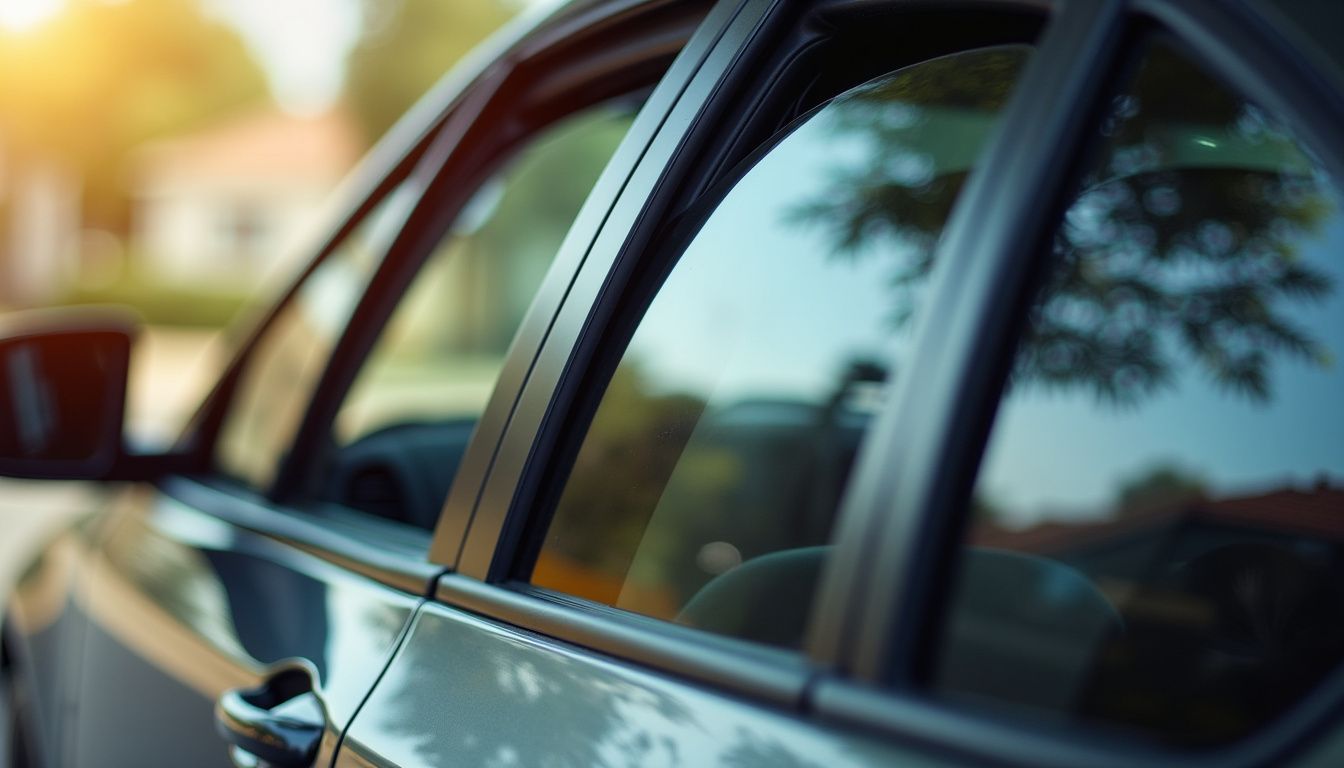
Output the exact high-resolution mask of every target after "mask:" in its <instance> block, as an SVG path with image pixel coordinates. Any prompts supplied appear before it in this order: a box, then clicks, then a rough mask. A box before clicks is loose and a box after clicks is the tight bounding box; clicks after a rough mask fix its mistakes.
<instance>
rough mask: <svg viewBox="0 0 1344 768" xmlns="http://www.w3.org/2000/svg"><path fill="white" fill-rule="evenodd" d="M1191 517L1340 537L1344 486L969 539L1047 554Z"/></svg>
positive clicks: (987, 528)
mask: <svg viewBox="0 0 1344 768" xmlns="http://www.w3.org/2000/svg"><path fill="white" fill-rule="evenodd" d="M1190 522H1196V523H1204V524H1214V525H1235V526H1238V527H1243V528H1253V529H1258V530H1263V531H1266V532H1274V533H1280V534H1289V535H1297V536H1310V537H1313V538H1319V539H1325V540H1332V541H1340V542H1344V488H1338V487H1333V486H1331V485H1329V484H1326V483H1321V484H1318V485H1317V486H1316V487H1314V488H1311V489H1309V490H1299V489H1296V488H1287V487H1285V488H1277V489H1274V490H1270V491H1266V492H1264V493H1259V494H1255V495H1250V496H1241V497H1237V498H1230V499H1217V500H1209V499H1196V500H1192V501H1186V502H1182V503H1177V504H1170V505H1166V506H1162V507H1157V508H1150V509H1146V510H1140V511H1137V512H1132V513H1129V514H1125V515H1122V516H1120V517H1116V518H1112V519H1108V520H1102V521H1096V522H1092V521H1089V522H1085V523H1064V522H1048V523H1041V524H1039V525H1034V526H1031V527H1030V528H1021V529H1010V528H1001V527H998V526H993V525H979V526H976V527H975V528H974V529H973V531H972V533H971V543H972V544H973V545H975V546H982V547H994V548H1002V549H1011V550H1014V551H1018V552H1034V553H1037V554H1051V553H1061V552H1066V551H1069V550H1077V549H1081V548H1085V547H1088V546H1091V545H1094V544H1102V543H1106V542H1111V541H1114V540H1116V539H1120V538H1125V537H1128V536H1130V535H1136V534H1141V533H1143V532H1146V531H1151V530H1155V529H1167V528H1170V527H1172V526H1174V525H1177V524H1180V523H1190Z"/></svg>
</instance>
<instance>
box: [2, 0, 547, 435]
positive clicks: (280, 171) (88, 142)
mask: <svg viewBox="0 0 1344 768" xmlns="http://www.w3.org/2000/svg"><path fill="white" fill-rule="evenodd" d="M535 5H538V3H537V2H536V0H531V1H530V2H529V0H451V2H443V1H442V0H286V1H285V2H280V3H277V2H273V1H272V0H3V2H0V311H4V312H8V311H14V310H21V309H31V308H36V307H51V306H64V305H72V304H90V303H98V304H103V303H113V304H123V305H130V306H132V307H134V308H136V309H137V310H138V311H139V312H140V313H141V315H142V316H143V318H144V320H145V322H146V324H147V325H148V330H147V333H146V334H145V337H144V338H143V339H142V343H141V345H140V350H139V352H138V354H139V355H140V357H141V359H139V360H137V365H136V368H137V370H136V373H135V378H136V381H135V382H134V383H133V386H132V393H133V395H132V397H133V402H132V403H131V404H130V407H131V420H132V424H131V428H132V431H133V433H134V434H135V436H136V437H138V438H140V439H145V440H159V439H164V438H166V437H169V436H171V434H172V433H174V432H175V431H176V430H177V428H178V426H179V425H180V424H181V422H182V420H183V419H184V418H185V417H186V416H187V415H188V414H189V412H190V410H191V409H192V408H193V407H194V405H195V404H196V402H197V400H198V398H199V397H200V395H201V394H202V389H203V388H204V387H205V386H207V385H208V383H209V382H211V381H212V380H213V378H214V374H215V373H216V371H217V368H218V366H220V365H222V363H223V360H222V357H223V355H222V349H221V347H222V346H223V345H222V344H221V340H220V334H221V331H222V330H223V329H225V328H227V327H229V325H230V323H231V322H233V321H234V320H235V318H237V317H238V316H239V314H240V312H241V311H242V310H243V309H244V308H245V307H247V306H249V304H250V303H255V302H257V301H258V300H260V299H261V298H262V297H264V296H270V295H272V294H273V293H274V292H275V290H276V286H277V284H279V283H283V282H284V281H285V280H286V279H287V277H288V276H290V275H292V274H293V273H294V272H295V270H297V269H298V268H300V267H301V266H302V264H303V263H304V261H305V260H306V259H307V258H308V257H310V256H311V242H312V237H313V235H315V234H317V232H315V229H316V227H317V226H318V225H319V222H318V219H320V214H321V212H322V211H323V209H324V207H323V206H324V203H325V202H326V200H327V198H328V196H329V195H330V193H331V191H332V190H333V189H334V188H335V186H336V185H337V183H338V182H339V181H340V179H341V178H342V177H343V176H344V175H345V174H346V173H347V172H348V171H349V170H350V169H351V168H352V167H353V166H354V164H355V163H356V162H357V161H358V160H359V159H360V157H361V156H362V155H363V154H364V152H365V151H366V150H367V149H368V148H369V147H370V146H372V144H373V143H374V142H375V141H376V140H377V139H378V137H379V136H381V135H382V133H383V132H384V131H386V129H387V128H388V127H390V126H391V125H392V123H393V122H395V121H396V119H397V118H398V117H399V116H400V115H401V114H402V113H403V112H404V111H405V110H406V109H407V108H408V107H409V106H410V105H411V104H412V103H413V102H414V101H415V100H416V99H417V98H418V97H419V96H420V95H421V94H423V93H424V92H425V90H426V89H428V88H429V87H430V85H432V84H433V83H434V81H436V80H437V79H438V78H439V77H440V76H441V75H442V74H443V73H444V72H445V71H446V70H447V69H448V68H450V67H451V66H452V64H453V63H454V62H455V61H456V60H457V59H459V58H460V57H461V56H462V55H463V54H464V53H466V52H467V51H468V50H470V49H471V48H472V47H473V46H475V45H476V44H477V43H478V42H480V41H481V40H482V39H483V38H485V37H486V36H487V35H489V34H490V33H491V32H493V31H494V30H495V29H497V28H498V27H499V26H500V25H501V24H503V23H504V22H505V21H507V20H508V19H509V18H510V17H511V16H513V15H515V14H516V13H518V12H520V11H522V10H525V8H526V7H527V6H535ZM305 245H309V246H310V247H307V248H305Z"/></svg>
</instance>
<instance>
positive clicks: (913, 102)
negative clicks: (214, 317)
mask: <svg viewBox="0 0 1344 768" xmlns="http://www.w3.org/2000/svg"><path fill="white" fill-rule="evenodd" d="M1341 50H1344V12H1341V6H1340V5H1337V4H1330V3H1310V2H1306V1H1305V0H1302V1H1298V0H1278V1H1277V2H1270V1H1269V0H1263V1H1261V0H1179V1H1178V0H1132V1H1129V0H1070V1H1069V2H1063V1H1062V0H1061V2H1054V1H1053V0H981V1H979V2H973V3H968V2H959V1H956V0H947V1H946V2H941V1H938V0H928V1H927V2H924V1H922V0H921V1H920V2H910V1H909V0H806V1H804V0H798V1H796V2H773V1H771V0H713V1H712V2H711V1H710V0H579V1H578V2H574V3H570V4H568V5H565V6H563V7H562V8H560V9H558V10H554V11H551V12H547V13H545V14H543V15H541V16H538V17H530V18H529V19H528V20H526V21H523V22H519V23H517V24H515V25H514V26H512V27H509V28H508V29H507V30H506V31H504V32H502V33H501V36H500V37H498V38H496V39H494V40H493V41H492V42H490V43H489V44H487V45H486V46H485V47H484V48H482V49H481V50H480V51H478V52H477V53H476V54H474V55H473V57H472V58H470V59H469V60H468V61H467V62H465V63H464V64H463V65H461V66H460V67H459V68H458V69H456V70H455V71H454V72H452V73H450V74H449V75H448V76H447V77H446V79H445V80H444V81H443V82H442V83H440V84H439V86H437V87H436V88H435V89H434V90H432V91H431V92H430V93H429V94H428V95H427V96H426V97H425V99H424V100H423V101H422V102H421V103H420V104H419V105H418V106H417V107H415V108H414V109H413V110H412V111H411V112H410V113H408V115H407V116H406V117H405V118H404V119H403V120H402V121H401V122H400V123H398V125H397V126H396V127H395V128H394V129H393V130H392V131H391V132H390V133H389V134H388V136H387V137H385V138H384V139H383V140H382V141H381V142H380V143H379V144H378V145H377V146H376V147H375V149H374V150H373V152H372V153H371V155H370V156H369V157H368V158H367V160H366V161H365V162H364V163H363V164H362V165H361V166H360V168H359V169H358V170H357V171H356V172H355V174H354V176H353V177H352V178H351V180H350V181H349V182H348V183H347V185H346V186H345V187H343V189H342V191H341V192H340V193H339V194H340V198H339V199H340V200H342V201H344V202H343V203H342V205H343V207H341V208H340V215H339V216H337V217H336V219H335V221H334V223H333V225H332V226H331V228H330V230H329V234H328V235H327V236H326V237H325V239H324V240H323V241H322V242H321V243H320V244H319V245H318V246H317V247H316V248H315V249H314V256H313V259H312V261H311V264H310V265H309V266H308V267H307V268H306V270H305V271H304V272H303V273H302V274H301V275H299V276H298V278H297V279H296V280H295V282H294V284H293V285H292V287H291V288H289V289H288V290H287V292H286V293H285V294H284V295H283V297H282V298H280V300H279V301H278V302H277V303H276V304H275V306H274V308H273V309H271V310H269V311H268V312H266V313H265V314H264V315H263V316H262V317H261V318H260V319H259V320H258V321H257V322H255V324H254V325H253V326H252V327H251V330H250V331H249V332H248V333H247V334H246V335H245V336H244V339H243V341H242V343H240V344H239V345H238V347H237V350H236V354H235V356H234V358H233V361H232V363H231V364H230V365H229V366H228V367H227V370H226V371H225V373H224V374H223V375H222V377H221V378H220V379H219V381H218V383H217V385H216V386H215V387H214V388H213V389H212V391H211V392H210V393H209V395H208V396H207V397H205V399H204V401H203V402H202V403H201V405H200V407H199V409H198V410H197V411H196V414H195V416H194V417H193V418H192V419H191V421H190V423H189V424H188V425H187V427H186V428H185V430H184V431H183V432H182V434H181V436H180V437H179V439H177V440H176V441H175V442H174V443H173V444H172V445H171V446H170V447H168V448H165V449H153V450H151V449H148V448H145V447H143V446H141V447H137V446H135V445H132V444H131V443H130V441H128V440H127V439H126V438H125V436H124V434H123V433H124V421H125V419H124V411H125V401H126V392H127V388H128V383H127V372H128V369H129V366H130V360H131V355H132V352H133V349H134V339H135V336H136V331H137V327H138V326H137V323H136V321H135V319H134V317H132V316H129V315H127V314H126V313H124V312H120V311H117V310H115V309H112V308H92V309H85V310H82V311H78V312H76V311H70V310H63V311H48V312H39V313H26V314H18V315H13V316H11V317H8V318H6V319H5V326H4V328H3V330H2V331H0V372H3V373H0V474H2V475H4V476H7V477H14V478H27V479H30V480H42V481H44V482H48V483H53V484H60V485H61V487H72V488H73V487H78V488H80V489H82V490H83V491H85V493H84V494H83V495H81V496H79V497H78V498H79V499H80V501H79V502H78V503H79V504H81V505H82V506H81V512H82V514H81V515H80V516H79V517H78V520H77V522H76V523H74V524H72V525H70V526H68V527H66V528H63V529H62V530H61V531H59V532H58V533H57V534H56V535H54V536H53V537H52V538H51V539H50V540H49V541H48V542H47V543H45V545H44V546H43V547H42V548H41V549H40V551H38V552H37V553H36V554H35V556H34V559H33V560H32V562H31V563H30V564H29V565H28V566H27V568H26V569H25V570H24V572H23V574H22V576H21V577H20V578H19V580H18V583H17V585H16V586H15V588H14V590H13V593H12V595H10V597H9V599H8V601H7V603H6V607H5V614H4V621H3V675H4V690H5V692H6V699H7V701H8V705H9V706H8V707H7V709H6V711H7V712H8V714H9V718H10V722H11V726H10V729H9V730H10V732H11V734H12V738H11V739H10V742H11V753H12V754H11V755H10V757H11V760H10V762H11V764H14V765H22V766H133V765H134V766H143V765H193V766H209V765H221V766H222V765H229V764H233V765H238V766H261V765H271V766H294V767H296V768H297V767H299V766H309V765H324V766H326V765H330V766H340V767H345V766H374V765H376V766H398V767H409V766H438V765H500V766H503V765H550V766H560V765H584V766H586V765H617V764H619V765H725V766H747V765H751V766H767V765H768V766H785V765H793V766H812V765H826V766H849V765H855V766H857V765H877V764H888V765H940V766H942V765H946V766H952V765H1000V766H1002V765H1008V766H1059V767H1060V768H1065V767H1068V768H1074V767H1076V766H1117V767H1119V766H1139V765H1145V766H1146V765H1178V764H1179V765H1199V766H1258V765H1295V766H1329V765H1340V764H1341V763H1342V762H1344V721H1342V720H1341V719H1340V716H1339V712H1340V711H1341V705H1342V704H1344V669H1341V665H1340V661H1341V659H1344V371H1341V367H1340V364H1339V361H1340V360H1341V359H1342V358H1344V356H1342V355H1341V352H1344V296H1342V295H1341V294H1344V207H1342V205H1341V201H1342V200H1344V197H1341V187H1340V183H1341V180H1344V138H1341V137H1344V85H1342V84H1344V59H1342V58H1341V57H1340V54H1339V52H1340V51H1341Z"/></svg>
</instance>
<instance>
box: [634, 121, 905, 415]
mask: <svg viewBox="0 0 1344 768" xmlns="http://www.w3.org/2000/svg"><path fill="white" fill-rule="evenodd" d="M865 149H866V148H865V143H864V142H862V141H857V140H855V137H853V136H848V137H846V136H837V135H836V132H835V120H834V118H833V115H831V114H827V113H822V114H819V115H817V116H815V117H814V118H812V119H811V120H809V121H808V122H807V123H806V124H804V125H802V126H801V127H799V128H798V130H797V131H795V132H794V133H793V134H791V135H790V136H789V137H788V138H787V139H785V140H784V141H783V142H782V143H781V144H779V145H778V146H777V147H775V148H774V149H773V150H772V151H771V152H770V154H769V155H767V156H766V157H765V158H764V159H763V160H762V161H761V162H760V163H759V164H758V165H756V166H755V167H754V168H753V169H752V170H751V172H750V173H749V174H748V175H747V176H746V177H745V178H744V179H743V180H742V181H741V182H740V183H739V184H738V186H737V187H735V188H734V189H733V191H732V192H731V193H730V194H729V195H728V197H727V198H726V199H725V200H724V201H723V203H722V204H720V205H719V207H718V208H717V209H716V210H715V213H714V215H713V217H711V218H710V220H709V221H708V222H707V224H706V225H705V227H704V229H702V230H701V231H700V233H699V234H698V235H697V236H696V238H695V241H694V242H693V243H692V244H691V246H690V248H689V249H688V250H687V252H686V254H685V255H684V256H683V257H682V259H681V261H680V262H678V264H677V268H676V269H675V270H674V271H673V273H672V275H671V276H670V277H669V278H668V281H667V284H666V285H665V286H664V287H663V289H662V290H661V291H660V292H659V294H658V297H657V299H656V300H655V301H654V303H653V306H652V307H651V308H650V310H649V312H648V314H647V315H645V317H644V320H643V322H642V323H641V325H640V327H639V331H638V333H637V334H636V335H635V338H634V340H633V342H632V343H631V345H630V350H629V352H628V353H627V354H628V356H629V357H630V358H634V359H636V360H638V361H640V362H641V363H643V364H644V370H645V371H646V372H647V373H648V374H651V379H652V380H654V381H656V382H657V385H658V386H659V387H660V388H661V389H664V390H666V391H690V392H693V393H695V394H697V395H699V396H701V397H706V398H708V397H709V395H710V394H711V393H712V394H713V396H714V401H715V402H717V403H720V404H728V403H732V402H735V401H738V400H742V399H747V398H760V397H787V398H790V399H805V400H817V399H825V398H826V397H828V396H829V395H830V392H831V389H832V388H834V387H835V385H836V382H837V380H838V378H839V376H840V375H841V372H842V370H843V368H844V366H845V365H846V364H847V363H848V362H849V361H851V360H853V359H855V358H857V357H864V356H866V357H876V358H877V359H882V360H885V359H887V358H888V357H889V356H890V354H891V351H892V350H891V347H890V345H891V343H892V335H893V334H892V331H893V328H892V325H891V323H890V322H889V319H888V318H889V314H890V311H891V304H892V293H891V289H890V288H889V287H888V286H887V285H886V279H885V276H886V275H887V274H889V272H890V270H891V269H892V263H891V259H890V257H889V256H888V257H877V258H874V257H871V256H867V255H866V254H863V253H858V254H854V255H853V256H849V255H846V256H836V255H835V253H834V242H833V235H831V234H830V233H828V232H826V231H825V230H823V229H821V228H819V227H817V226H815V225H814V224H812V223H811V222H808V223H803V222H800V221H797V220H796V217H795V216H794V214H793V212H794V211H795V210H796V209H797V208H798V207H800V206H802V205H804V204H806V203H811V202H815V201H814V199H813V197H814V196H815V195H816V194H817V191H818V190H822V189H825V188H826V186H827V182H828V181H830V179H831V174H833V173H834V172H835V169H836V168H837V166H849V165H850V164H851V163H854V162H864V161H865V160H867V159H868V158H867V156H866V154H865ZM889 250H890V249H889Z"/></svg>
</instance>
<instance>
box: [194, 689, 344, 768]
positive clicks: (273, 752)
mask: <svg viewBox="0 0 1344 768" xmlns="http://www.w3.org/2000/svg"><path fill="white" fill-rule="evenodd" d="M325 728H326V717H325V716H324V715H323V713H322V705H321V704H320V703H319V702H318V700H317V696H316V694H314V693H313V673H312V672H311V671H309V670H308V669H307V668H305V667H303V666H300V665H297V664H296V665H294V666H289V667H284V668H282V669H280V670H278V671H276V672H274V673H272V674H271V675H270V676H269V677H267V678H266V680H265V681H264V682H263V683H262V684H261V685H259V686H257V687H256V688H234V689H231V690H228V691H225V692H224V693H223V695H221V696H220V697H219V701H218V702H217V703H216V704H215V730H216V731H217V732H218V733H219V735H220V736H222V737H223V738H224V740H225V741H227V742H228V743H229V746H230V749H229V756H230V757H231V758H232V759H233V763H234V765H237V766H239V768H262V767H263V766H274V767H275V768H307V767H308V766H310V765H312V764H313V759H314V758H315V757H316V756H317V745H318V742H320V741H321V740H322V732H323V730H325Z"/></svg>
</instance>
